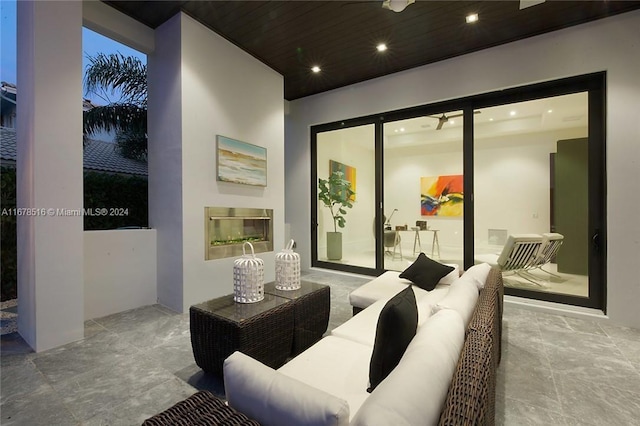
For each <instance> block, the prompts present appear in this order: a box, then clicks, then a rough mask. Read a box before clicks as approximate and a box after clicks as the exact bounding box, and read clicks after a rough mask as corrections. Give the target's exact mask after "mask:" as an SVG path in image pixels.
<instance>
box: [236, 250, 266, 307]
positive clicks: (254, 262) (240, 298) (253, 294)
mask: <svg viewBox="0 0 640 426" xmlns="http://www.w3.org/2000/svg"><path fill="white" fill-rule="evenodd" d="M247 244H248V245H249V247H250V248H251V254H247V252H246V251H245V248H246V246H247ZM233 293H234V295H233V300H235V301H236V302H239V303H255V302H259V301H261V300H262V299H264V261H263V260H262V259H260V258H258V257H256V255H255V252H254V251H253V244H251V243H249V242H246V243H244V244H243V245H242V257H241V258H239V259H236V260H235V262H234V263H233Z"/></svg>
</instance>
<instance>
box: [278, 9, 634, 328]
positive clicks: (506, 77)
mask: <svg viewBox="0 0 640 426" xmlns="http://www.w3.org/2000/svg"><path fill="white" fill-rule="evenodd" d="M638 27H640V12H638V11H636V12H630V13H625V14H621V15H616V16H613V17H610V18H606V19H601V20H598V21H595V22H591V23H587V24H583V25H579V26H575V27H571V28H568V29H564V30H561V31H556V32H553V33H550V34H545V35H541V36H537V37H533V38H529V39H526V40H521V41H517V42H513V43H510V44H507V45H503V46H499V47H495V48H491V49H486V50H483V51H479V52H476V53H472V54H468V55H464V56H461V57H458V58H453V59H450V60H446V61H441V62H438V63H435V64H431V65H426V66H423V67H419V68H414V69H411V70H407V71H404V72H400V73H397V74H394V75H390V76H386V77H382V78H378V79H375V80H370V81H366V82H363V83H359V84H355V85H352V86H349V87H346V88H343V89H337V90H334V91H331V92H327V93H323V94H319V95H315V96H310V97H307V98H303V99H300V100H296V101H293V102H291V103H290V105H289V107H290V111H289V114H288V115H287V120H286V132H285V135H286V147H285V148H286V149H285V153H286V166H287V175H286V193H287V209H286V213H287V215H286V221H287V223H290V224H291V234H292V235H295V236H296V238H297V239H298V241H299V245H298V247H299V251H300V252H301V257H302V261H303V267H309V265H310V253H311V247H310V233H311V230H310V224H309V217H310V214H311V212H310V210H309V207H308V206H309V203H308V202H300V200H309V199H310V196H311V194H310V190H311V189H310V188H311V182H310V172H309V161H310V151H309V127H310V126H311V125H314V124H321V123H327V122H333V121H337V120H341V119H347V118H353V117H359V116H365V115H369V114H374V113H380V112H385V111H391V110H395V109H401V108H405V107H409V106H415V105H424V104H429V103H433V102H437V101H441V100H446V99H455V98H460V97H465V96H469V95H473V94H480V93H486V92H490V91H494V90H499V89H504V88H508V87H515V86H521V85H527V84H531V83H535V82H541V81H549V80H555V79H559V78H563V77H568V76H574V75H581V74H586V73H592V72H599V71H607V103H606V108H607V111H608V114H607V122H606V129H607V130H606V131H607V227H608V253H607V282H608V290H607V314H608V315H609V316H610V318H611V319H613V320H614V321H616V322H619V323H622V324H627V325H631V326H634V327H638V328H640V316H638V315H637V313H636V312H637V306H638V305H639V304H640V283H639V281H640V280H639V278H638V274H637V272H636V268H635V264H636V263H637V262H638V259H640V223H639V222H638V220H637V218H636V217H635V216H636V212H637V211H638V208H640V199H639V198H638V197H637V196H636V195H631V196H630V194H638V193H639V192H640V164H639V163H640V144H638V140H639V139H640V125H639V124H638V123H640V112H639V110H638V108H637V106H638V104H640V79H639V78H638V70H639V69H640V54H638V52H640V32H639V31H638ZM429 82H437V83H435V84H430V83H429ZM385 94H393V96H386V95H385Z"/></svg>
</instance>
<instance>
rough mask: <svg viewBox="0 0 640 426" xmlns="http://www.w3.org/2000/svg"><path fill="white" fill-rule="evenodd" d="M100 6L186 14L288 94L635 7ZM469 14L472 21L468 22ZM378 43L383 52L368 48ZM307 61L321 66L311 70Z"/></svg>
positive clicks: (157, 19) (151, 15)
mask: <svg viewBox="0 0 640 426" xmlns="http://www.w3.org/2000/svg"><path fill="white" fill-rule="evenodd" d="M105 3H107V4H109V5H111V6H112V7H114V8H116V9H118V10H120V11H122V12H123V13H125V14H127V15H129V16H131V17H132V18H134V19H136V20H138V21H140V22H142V23H144V24H146V25H148V26H149V27H151V28H157V27H158V26H160V25H161V24H162V23H164V22H165V21H167V20H168V19H169V18H171V17H172V16H174V15H175V14H176V13H178V12H179V11H183V12H185V13H186V14H188V15H190V16H192V17H193V18H195V19H196V20H198V21H199V22H201V23H202V24H204V25H205V26H207V27H209V28H211V29H212V30H213V31H215V32H216V33H218V34H220V35H222V36H223V37H225V38H226V39H228V40H229V41H231V42H232V43H234V44H235V45H237V46H238V47H240V48H241V49H243V50H245V51H247V52H248V53H250V54H251V55H253V56H254V57H256V58H258V59H259V60H261V61H262V62H264V63H265V64H267V65H268V66H269V67H271V68H273V69H274V70H276V71H277V72H279V73H280V74H282V75H283V76H284V82H285V93H284V98H285V99H288V100H294V99H298V98H301V97H304V96H309V95H313V94H316V93H320V92H324V91H327V90H331V89H335V88H339V87H343V86H347V85H350V84H353V83H357V82H360V81H364V80H368V79H371V78H376V77H380V76H383V75H387V74H390V73H394V72H398V71H402V70H406V69H409V68H413V67H417V66H420V65H425V64H429V63H433V62H437V61H441V60H443V59H447V58H451V57H454V56H458V55H462V54H465V53H470V52H474V51H477V50H481V49H485V48H488V47H492V46H497V45H500V44H503V43H508V42H511V41H515V40H519V39H522V38H526V37H531V36H534V35H538V34H543V33H546V32H549V31H554V30H557V29H561V28H566V27H569V26H572V25H577V24H581V23H585V22H588V21H592V20H596V19H600V18H604V17H607V16H611V15H614V14H618V13H624V12H628V11H631V10H635V9H638V8H640V1H602V0H599V1H546V2H544V3H542V4H538V5H535V6H532V7H529V8H525V9H522V10H520V8H519V6H520V2H519V1H420V0H418V1H417V2H416V3H414V4H411V5H409V6H408V7H407V8H406V9H405V10H404V11H402V12H400V13H395V12H393V11H391V10H387V9H383V8H382V7H381V4H382V2H381V1H201V0H200V1H112V0H106V1H105ZM470 13H477V14H478V16H479V21H478V22H476V23H473V24H467V23H466V22H465V17H466V16H467V15H468V14H470ZM378 43H386V45H387V46H388V50H387V51H386V52H384V53H379V52H377V50H376V45H377V44H378ZM202 53H203V54H207V52H202ZM210 54H212V55H215V52H210ZM523 54H526V52H523ZM514 60H517V58H514ZM314 65H318V66H319V67H321V68H322V71H321V72H320V73H312V72H311V70H310V68H311V67H312V66H314ZM425 84H437V82H425Z"/></svg>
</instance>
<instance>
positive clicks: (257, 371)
mask: <svg viewBox="0 0 640 426" xmlns="http://www.w3.org/2000/svg"><path fill="white" fill-rule="evenodd" d="M223 370H224V388H225V394H226V397H227V401H228V402H229V406H230V407H232V408H234V409H236V410H238V411H240V412H241V413H244V414H245V415H247V416H248V417H250V418H252V419H255V420H257V421H258V422H259V423H260V424H261V425H263V426H282V425H310V426H311V425H313V426H325V425H326V426H347V425H348V424H349V404H347V402H346V401H345V400H343V399H340V398H338V397H335V396H333V395H330V394H328V393H326V392H324V391H322V390H319V389H316V388H314V387H312V386H309V385H307V384H305V383H302V382H300V381H298V380H296V379H293V378H291V377H288V376H285V375H284V374H281V373H279V372H277V371H275V370H274V369H272V368H271V367H267V366H266V365H264V364H262V363H261V362H258V361H256V360H254V359H253V358H251V357H249V356H247V355H245V354H243V353H241V352H234V353H233V354H231V355H230V356H229V357H228V358H227V359H226V360H225V361H224V367H223Z"/></svg>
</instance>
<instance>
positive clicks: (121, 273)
mask: <svg viewBox="0 0 640 426" xmlns="http://www.w3.org/2000/svg"><path fill="white" fill-rule="evenodd" d="M156 244H157V241H156V230H155V229H120V230H109V231H85V232H84V319H85V320H88V319H92V318H99V317H103V316H106V315H110V314H114V313H117V312H122V311H126V310H129V309H134V308H138V307H140V306H145V305H152V304H154V303H156V299H157V290H156V273H157V270H156Z"/></svg>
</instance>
